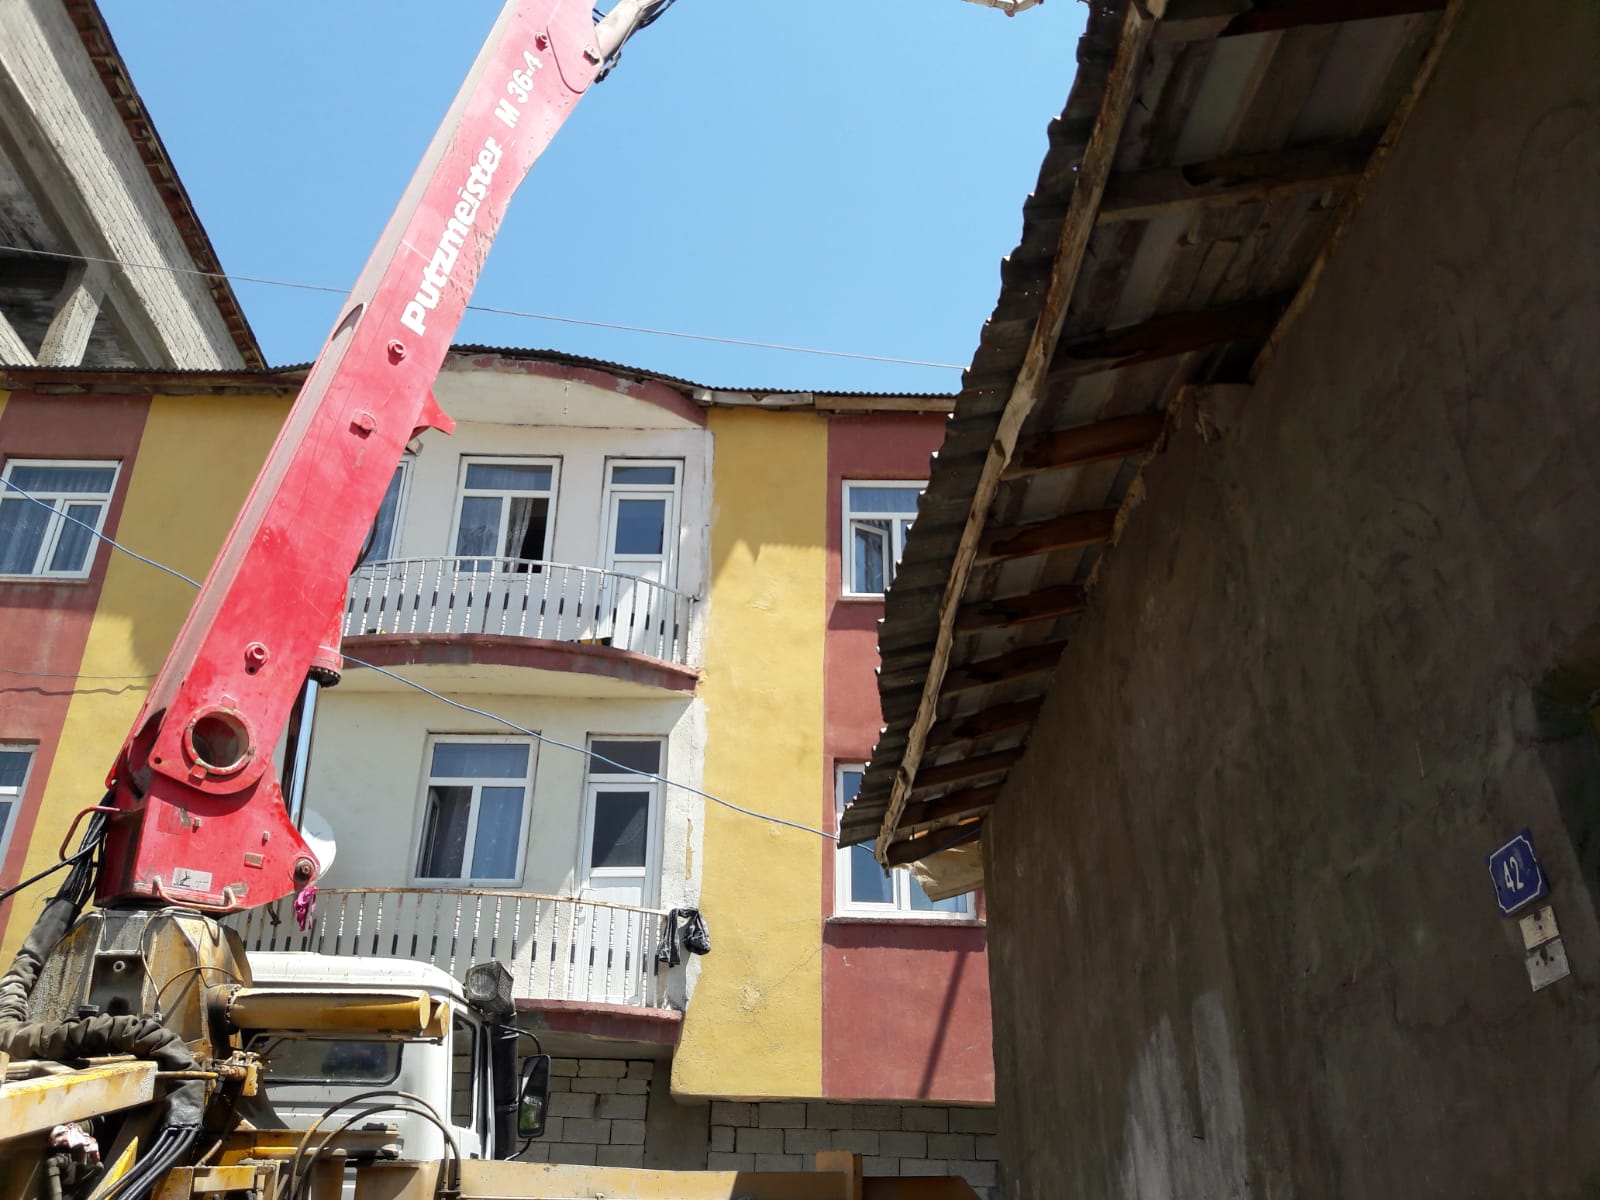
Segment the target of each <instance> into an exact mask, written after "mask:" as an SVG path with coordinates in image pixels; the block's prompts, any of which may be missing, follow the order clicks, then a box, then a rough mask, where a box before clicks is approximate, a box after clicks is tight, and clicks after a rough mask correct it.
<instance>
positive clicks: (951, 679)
mask: <svg viewBox="0 0 1600 1200" xmlns="http://www.w3.org/2000/svg"><path fill="white" fill-rule="evenodd" d="M1066 648H1067V643H1066V642H1065V641H1064V640H1063V641H1055V642H1045V643H1043V644H1041V645H1035V646H1019V647H1017V648H1016V649H1015V650H1007V651H1006V652H1005V653H1004V654H996V655H994V656H993V657H991V658H983V659H979V660H978V661H977V662H971V663H963V664H962V665H961V666H959V667H952V668H951V669H950V670H949V671H948V672H947V673H946V674H945V677H944V690H943V691H942V692H941V693H940V694H941V695H944V696H958V695H960V694H961V693H962V692H970V691H973V690H975V689H977V688H983V687H990V686H992V685H994V684H1000V683H1012V682H1015V681H1016V680H1018V679H1026V678H1027V677H1028V676H1030V675H1039V674H1042V673H1043V672H1045V671H1053V670H1055V668H1056V663H1057V662H1058V661H1060V658H1061V652H1062V651H1063V650H1065V649H1066ZM927 769H928V770H930V771H932V770H938V768H937V767H929V768H927ZM917 778H918V779H919V780H920V779H921V778H922V776H921V775H920V774H919V775H918V777H917Z"/></svg>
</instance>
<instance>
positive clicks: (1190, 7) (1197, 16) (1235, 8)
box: [1154, 0, 1446, 42]
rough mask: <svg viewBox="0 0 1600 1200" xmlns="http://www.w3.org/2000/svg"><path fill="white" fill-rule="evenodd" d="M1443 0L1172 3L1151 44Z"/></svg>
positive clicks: (1379, 13) (1394, 11) (1360, 16)
mask: <svg viewBox="0 0 1600 1200" xmlns="http://www.w3.org/2000/svg"><path fill="white" fill-rule="evenodd" d="M1445 3H1446V0H1172V2H1171V3H1170V4H1169V5H1168V6H1167V11H1166V16H1165V17H1164V19H1163V20H1162V21H1161V22H1160V23H1159V24H1157V26H1156V31H1155V38H1154V40H1155V41H1158V42H1196V41H1209V40H1210V39H1211V38H1219V37H1240V36H1242V35H1244V34H1249V33H1273V32H1277V31H1281V30H1285V29H1298V28H1300V27H1301V26H1304V25H1340V24H1343V23H1344V22H1346V21H1369V20H1374V19H1377V18H1380V17H1400V16H1406V15H1408V14H1411V13H1424V12H1434V11H1436V10H1438V9H1441V8H1443V7H1444V6H1445Z"/></svg>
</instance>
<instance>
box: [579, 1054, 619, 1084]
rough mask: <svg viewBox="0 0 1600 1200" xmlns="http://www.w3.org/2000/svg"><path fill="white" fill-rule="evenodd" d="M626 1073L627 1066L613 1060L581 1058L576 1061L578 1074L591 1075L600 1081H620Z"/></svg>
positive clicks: (617, 1060)
mask: <svg viewBox="0 0 1600 1200" xmlns="http://www.w3.org/2000/svg"><path fill="white" fill-rule="evenodd" d="M627 1073H628V1064H627V1063H625V1062H623V1061H621V1060H620V1059H615V1058H581V1059H579V1060H578V1074H579V1075H592V1076H596V1077H598V1078H601V1079H621V1078H622V1077H623V1076H624V1075H626V1074H627Z"/></svg>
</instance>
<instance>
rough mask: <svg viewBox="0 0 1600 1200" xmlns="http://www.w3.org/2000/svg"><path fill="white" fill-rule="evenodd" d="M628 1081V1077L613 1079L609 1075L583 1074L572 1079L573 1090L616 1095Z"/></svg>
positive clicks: (592, 1093) (591, 1093)
mask: <svg viewBox="0 0 1600 1200" xmlns="http://www.w3.org/2000/svg"><path fill="white" fill-rule="evenodd" d="M627 1082H628V1081H627V1080H626V1079H612V1078H611V1077H610V1076H609V1075H581V1076H579V1077H578V1078H577V1079H574V1080H573V1081H572V1090H573V1091H575V1092H588V1093H589V1094H590V1095H596V1096H598V1095H600V1094H602V1093H604V1094H607V1095H615V1094H616V1093H617V1091H618V1089H619V1088H621V1086H622V1085H623V1084H625V1083H627Z"/></svg>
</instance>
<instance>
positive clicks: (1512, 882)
mask: <svg viewBox="0 0 1600 1200" xmlns="http://www.w3.org/2000/svg"><path fill="white" fill-rule="evenodd" d="M1488 863H1489V878H1491V879H1493V880H1494V890H1495V894H1496V896H1497V897H1498V898H1499V900H1500V911H1501V912H1502V913H1504V914H1506V915H1507V916H1510V915H1511V914H1512V913H1514V912H1516V911H1517V909H1519V908H1521V907H1522V906H1523V905H1525V904H1527V903H1528V902H1529V901H1532V900H1537V899H1538V898H1539V897H1540V896H1543V895H1544V894H1545V893H1546V892H1548V891H1549V890H1550V888H1549V885H1548V884H1546V882H1545V878H1544V871H1543V869H1542V868H1541V867H1540V866H1539V856H1538V855H1537V854H1535V853H1534V852H1533V834H1531V833H1530V832H1529V831H1528V830H1526V829H1524V830H1523V831H1522V832H1521V833H1519V834H1517V836H1516V837H1514V838H1512V839H1511V840H1510V841H1509V842H1507V843H1506V844H1505V845H1504V846H1501V847H1500V849H1498V850H1496V851H1495V852H1494V853H1493V854H1491V855H1489V857H1488Z"/></svg>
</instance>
